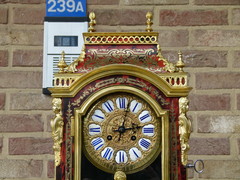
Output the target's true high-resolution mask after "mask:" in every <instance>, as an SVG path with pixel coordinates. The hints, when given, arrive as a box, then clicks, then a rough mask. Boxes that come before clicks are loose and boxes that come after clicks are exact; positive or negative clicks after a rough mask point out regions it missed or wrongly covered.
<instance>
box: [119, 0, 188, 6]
mask: <svg viewBox="0 0 240 180" xmlns="http://www.w3.org/2000/svg"><path fill="white" fill-rule="evenodd" d="M123 3H124V4H125V5H178V4H188V3H189V0H167V1H166V0H124V1H123Z"/></svg>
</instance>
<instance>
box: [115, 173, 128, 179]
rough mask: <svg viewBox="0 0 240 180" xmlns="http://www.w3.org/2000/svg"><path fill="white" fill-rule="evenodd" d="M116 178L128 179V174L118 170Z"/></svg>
mask: <svg viewBox="0 0 240 180" xmlns="http://www.w3.org/2000/svg"><path fill="white" fill-rule="evenodd" d="M114 180H127V176H126V174H125V173H124V172H123V171H117V172H115V174H114Z"/></svg>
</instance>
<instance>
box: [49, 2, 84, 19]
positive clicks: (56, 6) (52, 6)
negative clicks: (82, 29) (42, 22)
mask: <svg viewBox="0 0 240 180" xmlns="http://www.w3.org/2000/svg"><path fill="white" fill-rule="evenodd" d="M46 13H47V14H46V16H52V17H86V0H47V2H46Z"/></svg>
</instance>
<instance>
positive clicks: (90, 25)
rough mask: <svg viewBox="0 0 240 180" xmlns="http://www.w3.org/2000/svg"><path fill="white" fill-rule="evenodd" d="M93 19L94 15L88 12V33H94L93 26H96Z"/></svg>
mask: <svg viewBox="0 0 240 180" xmlns="http://www.w3.org/2000/svg"><path fill="white" fill-rule="evenodd" d="M95 18H96V16H95V13H94V12H90V14H89V19H90V22H89V28H88V32H94V31H95V29H94V27H93V26H95V25H96V20H95Z"/></svg>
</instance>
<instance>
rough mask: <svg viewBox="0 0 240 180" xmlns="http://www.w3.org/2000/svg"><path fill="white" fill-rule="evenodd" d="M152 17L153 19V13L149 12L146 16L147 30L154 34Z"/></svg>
mask: <svg viewBox="0 0 240 180" xmlns="http://www.w3.org/2000/svg"><path fill="white" fill-rule="evenodd" d="M152 17H153V15H152V13H151V12H147V14H146V18H147V28H146V31H147V32H152V31H153V29H152V24H153V22H152Z"/></svg>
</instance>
